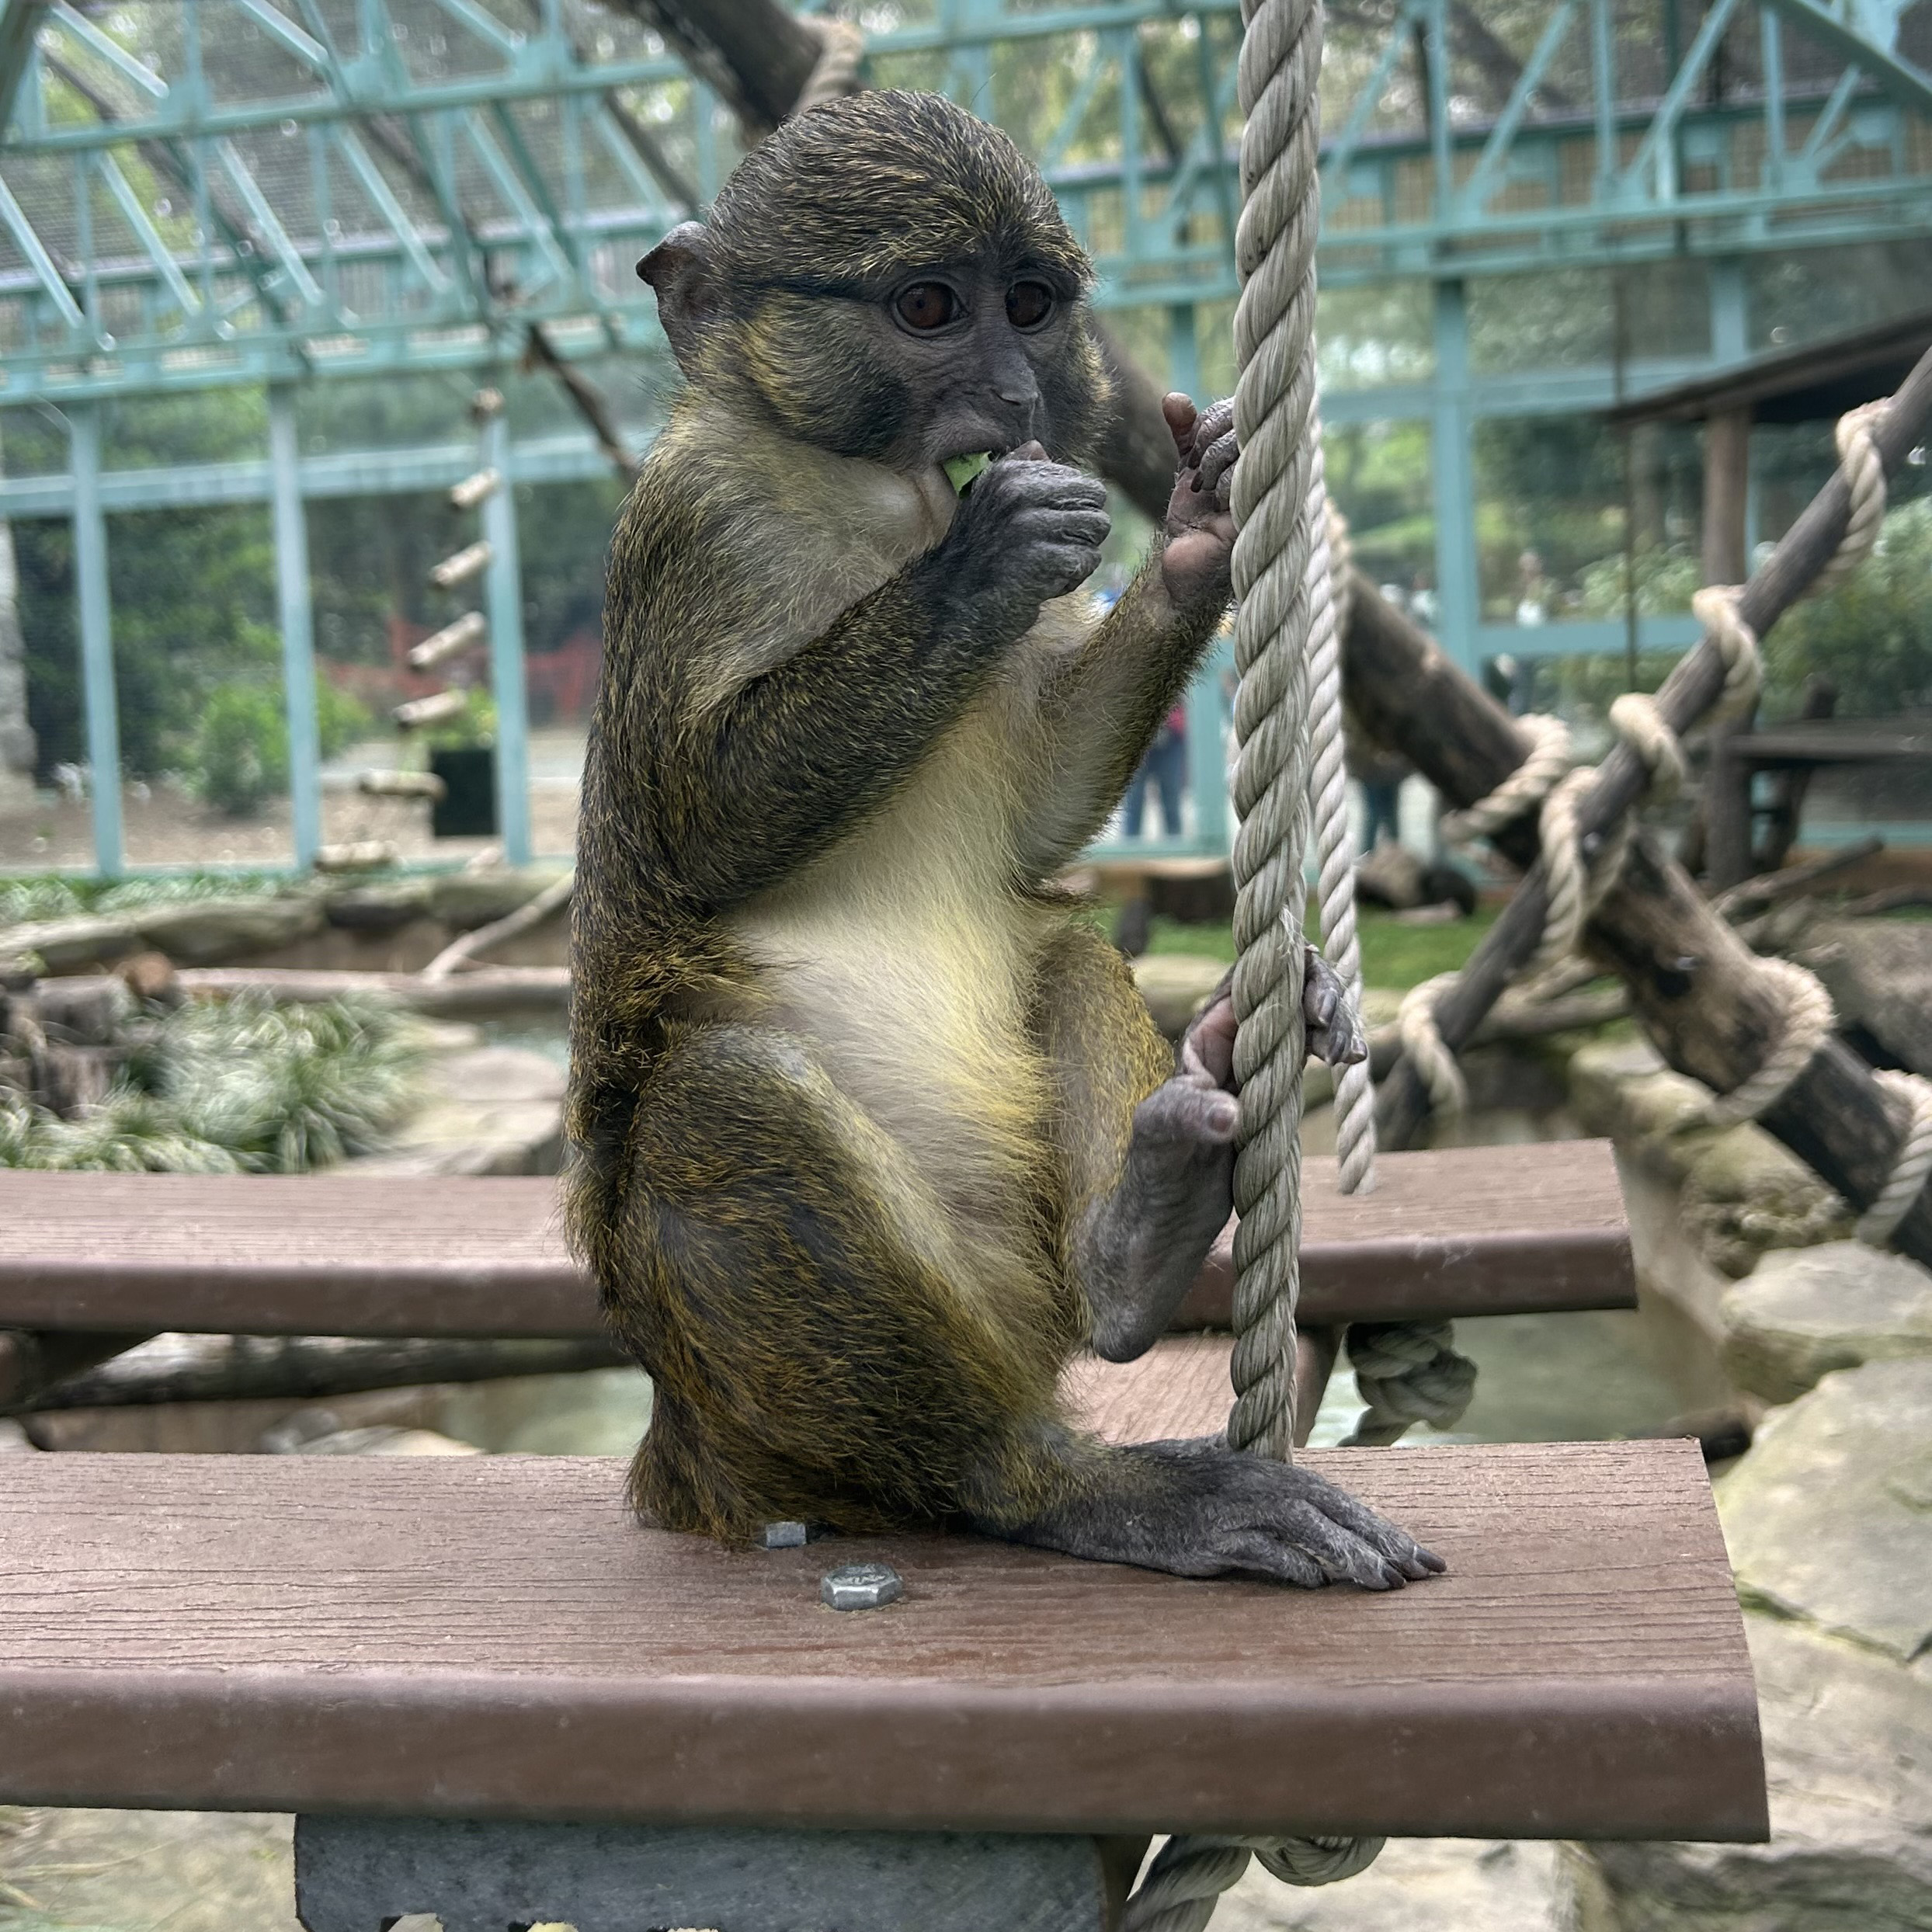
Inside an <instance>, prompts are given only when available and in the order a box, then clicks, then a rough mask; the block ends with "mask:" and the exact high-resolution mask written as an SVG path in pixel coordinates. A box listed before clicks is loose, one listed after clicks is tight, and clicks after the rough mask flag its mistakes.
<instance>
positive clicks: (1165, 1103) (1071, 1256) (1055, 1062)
mask: <svg viewBox="0 0 1932 1932" xmlns="http://www.w3.org/2000/svg"><path fill="white" fill-rule="evenodd" d="M1037 1013H1038V1015H1039V1027H1040V1034H1041V1044H1042V1046H1043V1048H1044V1051H1045V1053H1046V1055H1047V1059H1048V1065H1049V1066H1050V1067H1051V1071H1052V1077H1053V1082H1054V1088H1055V1096H1056V1101H1057V1118H1056V1121H1055V1138H1056V1141H1057V1142H1058V1145H1059V1148H1060V1150H1061V1155H1062V1161H1063V1162H1064V1164H1065V1187H1066V1195H1065V1198H1066V1203H1067V1211H1066V1221H1065V1236H1064V1251H1065V1264H1066V1267H1067V1270H1068V1273H1069V1275H1070V1276H1071V1277H1072V1279H1073V1280H1075V1283H1076V1284H1078V1285H1079V1287H1080V1288H1081V1290H1082V1291H1083V1293H1084V1294H1085V1295H1086V1301H1087V1305H1088V1307H1089V1309H1090V1310H1091V1311H1092V1315H1093V1347H1094V1350H1095V1352H1096V1353H1098V1354H1100V1355H1101V1356H1103V1357H1105V1358H1106V1359H1107V1360H1109V1361H1128V1360H1131V1359H1132V1358H1133V1357H1135V1356H1136V1355H1139V1354H1141V1353H1145V1351H1146V1350H1148V1348H1149V1347H1151V1346H1152V1345H1153V1343H1154V1342H1155V1340H1158V1339H1159V1336H1161V1335H1162V1333H1165V1331H1166V1327H1167V1324H1168V1322H1169V1320H1170V1319H1172V1317H1173V1312H1174V1310H1175V1309H1176V1308H1177V1307H1178V1306H1179V1305H1180V1300H1181V1298H1182V1297H1183V1295H1184V1294H1186V1293H1187V1289H1188V1286H1189V1284H1190V1283H1191V1282H1192V1281H1193V1280H1194V1277H1195V1276H1196V1275H1197V1274H1198V1273H1199V1272H1200V1270H1201V1263H1202V1262H1203V1261H1204V1260H1205V1259H1206V1257H1207V1250H1208V1249H1209V1247H1210V1246H1211V1245H1212V1243H1213V1242H1214V1237H1215V1235H1218V1233H1219V1232H1221V1228H1222V1227H1223V1226H1224V1225H1225V1223H1226V1221H1227V1219H1228V1215H1229V1214H1230V1213H1231V1212H1232V1207H1233V1194H1232V1188H1233V1180H1234V1131H1235V1112H1236V1109H1235V1100H1234V1098H1233V1096H1232V1095H1231V1094H1229V1093H1225V1092H1224V1091H1223V1090H1222V1087H1221V1082H1220V1081H1219V1080H1218V1079H1216V1078H1215V1077H1214V1075H1212V1074H1211V1073H1210V1072H1208V1071H1207V1070H1206V1069H1204V1068H1202V1067H1201V1066H1199V1065H1194V1066H1183V1067H1182V1068H1181V1069H1180V1070H1178V1071H1177V1070H1176V1067H1175V1065H1174V1059H1173V1054H1172V1052H1171V1051H1170V1050H1169V1048H1168V1045H1167V1043H1166V1041H1164V1040H1162V1037H1161V1036H1160V1034H1159V1030H1157V1029H1156V1027H1155V1025H1154V1022H1153V1019H1152V1016H1151V1015H1150V1014H1149V1013H1148V1010H1147V1006H1146V1002H1145V1001H1144V1000H1142V999H1141V996H1140V995H1139V993H1138V992H1136V991H1135V986H1134V978H1133V975H1132V973H1131V971H1129V970H1128V965H1127V962H1126V961H1124V960H1123V959H1122V958H1121V956H1120V954H1118V953H1117V952H1116V951H1115V950H1114V948H1113V947H1110V946H1109V945H1108V944H1107V943H1106V941H1105V940H1102V939H1101V938H1100V936H1098V935H1097V934H1096V933H1091V932H1089V931H1088V930H1086V928H1085V927H1083V926H1075V927H1072V928H1070V929H1069V930H1066V931H1065V932H1063V933H1060V934H1059V935H1058V936H1056V938H1055V940H1054V942H1053V943H1052V944H1051V946H1050V947H1048V950H1047V953H1046V955H1045V957H1044V959H1043V960H1042V961H1041V967H1040V976H1039V982H1038V992H1037Z"/></svg>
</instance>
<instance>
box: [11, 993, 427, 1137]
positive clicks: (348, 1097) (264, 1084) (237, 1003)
mask: <svg viewBox="0 0 1932 1932" xmlns="http://www.w3.org/2000/svg"><path fill="white" fill-rule="evenodd" d="M128 1031H129V1035H130V1046H129V1048H128V1051H127V1057H126V1059H125V1061H124V1062H123V1065H122V1066H121V1068H120V1072H119V1074H118V1076H117V1077H116V1080H115V1082H114V1083H113V1086H111V1087H110V1089H109V1091H108V1093H107V1094H106V1097H105V1098H104V1099H103V1100H101V1101H100V1102H99V1103H98V1104H97V1105H95V1106H93V1107H89V1108H87V1109H85V1110H84V1111H83V1112H82V1114H80V1115H79V1116H78V1117H76V1118H75V1119H72V1120H62V1119H61V1118H60V1117H58V1116H57V1115H56V1114H53V1113H52V1112H50V1110H47V1108H45V1107H40V1106H38V1105H36V1103H34V1101H33V1100H32V1099H31V1098H30V1096H26V1095H24V1094H20V1093H12V1094H9V1093H6V1092H5V1091H4V1090H0V1167H35V1168H64V1169H94V1170H97V1171H106V1172H111V1173H144V1172H146V1173H204V1174H205V1173H249V1174H299V1173H307V1172H308V1170H309V1169H311V1168H316V1167H324V1166H329V1165H331V1164H332V1163H333V1162H336V1161H340V1160H344V1159H348V1158H349V1157H350V1156H351V1155H356V1154H362V1153H367V1152H371V1151H373V1150H374V1148H377V1147H380V1145H382V1144H383V1143H384V1141H386V1140H387V1138H388V1137H389V1135H391V1133H392V1132H393V1131H394V1129H395V1128H397V1127H398V1125H399V1124H401V1120H402V1118H403V1117H404V1115H405V1114H406V1113H407V1112H408V1107H409V1104H410V1101H411V1099H412V1092H413V1086H414V1075H415V1070H416V1067H417V1064H418V1062H419V1052H418V1050H417V1049H416V1048H415V1046H414V1045H412V1044H411V1042H410V1041H408V1038H407V1037H405V1034H404V1033H403V1031H402V1029H401V1027H400V1026H399V1024H398V1020H397V1019H396V1018H395V1016H393V1015H391V1014H390V1013H387V1012H385V1011H384V1010H383V1009H380V1008H378V1007H375V1006H370V1005H368V1004H367V1003H364V1002H357V1001H351V1000H339V1001H332V1002H329V1003H328V1004H327V1005H323V1006H276V1005H274V1004H273V1003H271V1002H269V1000H268V999H266V998H264V997H262V996H261V995H259V994H250V993H242V994H239V995H238V996H235V998H233V999H229V1000H228V1001H226V1002H223V1003H221V1004H218V1005H217V1004H215V1003H213V1002H189V1004H188V1005H186V1006H182V1007H180V1008H179V1009H177V1010H176V1011H175V1012H173V1013H168V1014H165V1015H162V1016H159V1017H158V1018H152V1019H137V1020H134V1021H132V1022H130V1027H129V1029H128Z"/></svg>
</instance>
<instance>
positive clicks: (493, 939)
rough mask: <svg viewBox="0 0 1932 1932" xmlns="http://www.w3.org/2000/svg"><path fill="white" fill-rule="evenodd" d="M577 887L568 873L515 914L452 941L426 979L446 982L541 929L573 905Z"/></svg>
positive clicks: (426, 970) (429, 968) (426, 972)
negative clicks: (462, 969) (521, 935)
mask: <svg viewBox="0 0 1932 1932" xmlns="http://www.w3.org/2000/svg"><path fill="white" fill-rule="evenodd" d="M576 883H577V875H576V874H575V873H574V872H566V873H565V874H564V876H563V877H561V879H553V880H552V881H551V883H550V884H548V885H547V886H545V887H544V889H543V890H542V891H540V892H539V893H538V894H537V895H536V897H535V898H533V899H530V901H528V902H526V904H524V905H519V907H518V908H517V909H516V911H515V912H509V913H506V914H505V915H504V916H503V917H502V919H493V920H492V922H491V923H489V924H488V926H478V927H477V928H476V930H474V932H469V933H464V935H463V936H462V937H461V938H460V939H454V940H451V941H450V943H449V944H448V945H447V946H446V947H443V950H442V951H441V952H440V953H439V954H436V957H435V958H434V959H433V960H431V961H430V962H429V964H428V965H426V967H424V968H423V969H422V976H423V978H425V979H428V980H439V979H447V978H449V977H450V975H451V974H452V973H453V972H455V971H457V968H459V967H467V966H469V965H471V964H473V963H474V961H477V960H479V959H481V957H483V955H484V954H485V953H487V952H489V951H491V950H492V949H494V948H495V947H499V946H502V945H503V944H505V943H507V942H508V941H509V940H513V939H514V938H516V936H517V935H518V934H519V933H527V932H529V931H530V930H531V929H532V928H533V926H541V925H542V924H543V923H544V920H545V919H548V918H549V917H550V916H551V914H552V913H553V912H561V910H562V909H563V908H564V907H565V906H566V905H568V904H569V903H570V898H571V894H572V892H573V891H575V888H576Z"/></svg>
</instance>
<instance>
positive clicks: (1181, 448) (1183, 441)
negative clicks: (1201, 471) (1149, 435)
mask: <svg viewBox="0 0 1932 1932" xmlns="http://www.w3.org/2000/svg"><path fill="white" fill-rule="evenodd" d="M1161 414H1162V415H1163V416H1165V417H1166V419H1167V428H1168V433H1169V434H1170V435H1171V436H1173V439H1174V448H1175V450H1176V453H1178V454H1179V456H1180V459H1181V460H1182V461H1183V463H1184V462H1186V461H1187V457H1188V455H1189V453H1190V451H1191V450H1193V448H1194V425H1195V423H1196V422H1197V420H1198V419H1199V415H1200V412H1199V411H1198V410H1197V409H1196V408H1195V407H1194V398H1192V397H1191V396H1187V395H1183V394H1182V393H1181V392H1180V390H1178V389H1176V390H1173V391H1170V392H1169V394H1166V395H1165V396H1163V397H1162V398H1161Z"/></svg>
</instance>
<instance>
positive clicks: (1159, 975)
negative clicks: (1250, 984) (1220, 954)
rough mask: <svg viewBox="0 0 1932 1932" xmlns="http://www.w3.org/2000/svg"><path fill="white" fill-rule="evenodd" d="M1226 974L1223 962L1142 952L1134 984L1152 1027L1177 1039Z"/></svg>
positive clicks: (1200, 955) (1183, 955)
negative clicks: (1152, 1024) (1146, 1006)
mask: <svg viewBox="0 0 1932 1932" xmlns="http://www.w3.org/2000/svg"><path fill="white" fill-rule="evenodd" d="M1227 971H1228V968H1227V964H1226V962H1225V961H1222V960H1218V959H1210V958H1208V957H1206V956H1205V955H1204V954H1196V953H1144V954H1141V957H1139V958H1138V959H1137V960H1135V962H1134V984H1135V985H1136V986H1138V988H1139V989H1140V990H1141V998H1142V999H1145V1001H1146V1002H1147V1005H1148V1011H1150V1012H1151V1013H1152V1014H1153V1016H1154V1023H1155V1026H1157V1027H1159V1028H1160V1030H1161V1031H1162V1033H1164V1034H1166V1036H1167V1037H1168V1038H1169V1039H1170V1040H1178V1039H1179V1038H1180V1037H1181V1035H1182V1034H1183V1033H1184V1032H1185V1031H1186V1030H1187V1023H1188V1021H1189V1020H1191V1019H1193V1018H1194V1015H1195V1014H1196V1013H1197V1012H1198V1011H1199V1010H1200V1009H1201V1005H1202V1003H1203V1002H1204V1001H1205V1000H1206V999H1207V996H1208V995H1209V994H1210V993H1211V992H1213V991H1214V989H1215V988H1216V987H1217V986H1218V985H1220V984H1221V978H1222V976H1223V975H1225V973H1226V972H1227Z"/></svg>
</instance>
